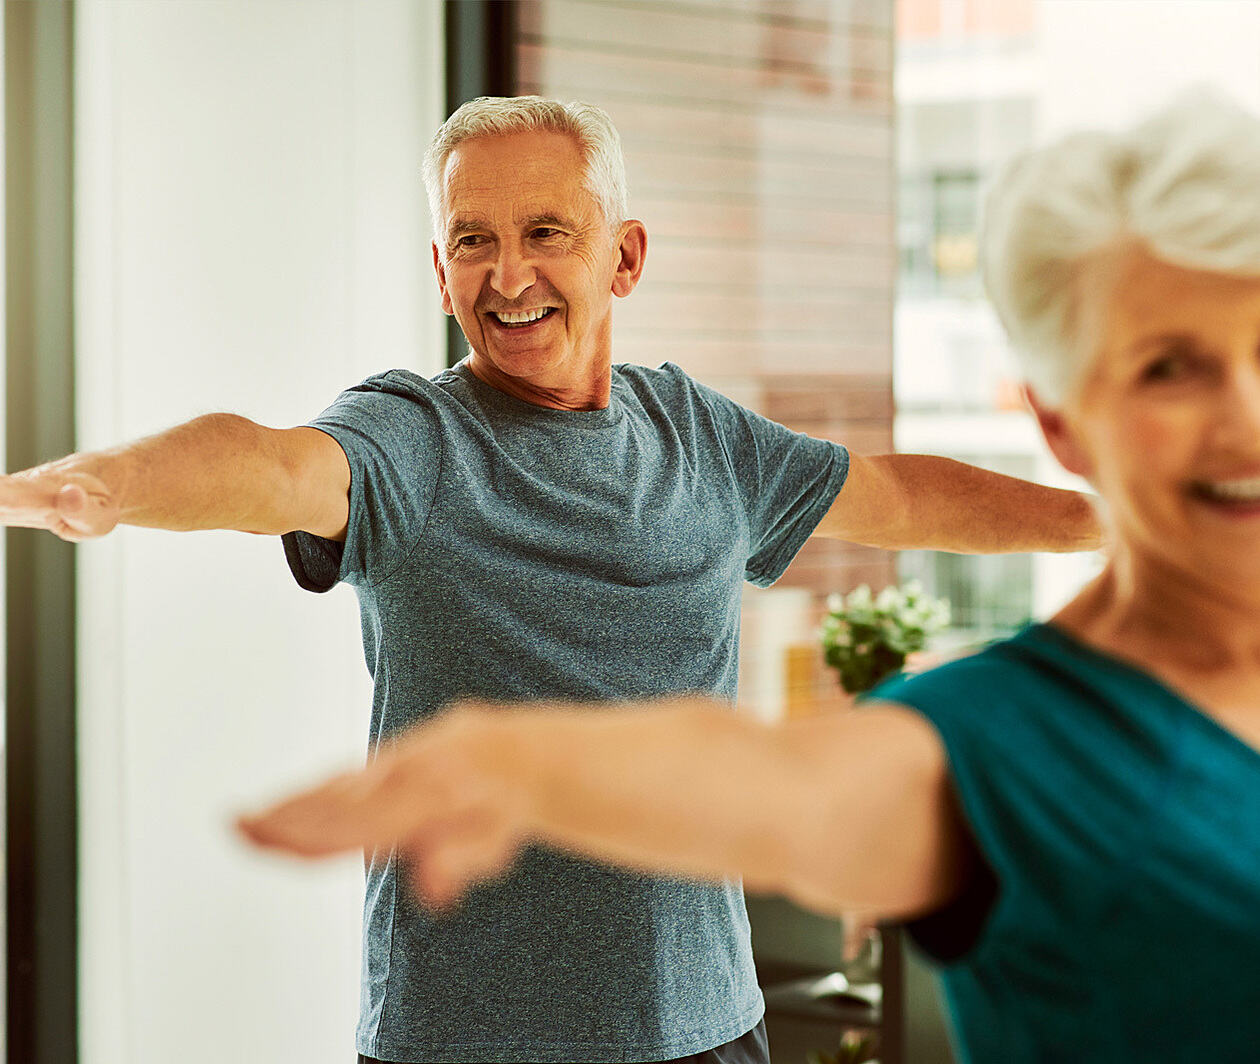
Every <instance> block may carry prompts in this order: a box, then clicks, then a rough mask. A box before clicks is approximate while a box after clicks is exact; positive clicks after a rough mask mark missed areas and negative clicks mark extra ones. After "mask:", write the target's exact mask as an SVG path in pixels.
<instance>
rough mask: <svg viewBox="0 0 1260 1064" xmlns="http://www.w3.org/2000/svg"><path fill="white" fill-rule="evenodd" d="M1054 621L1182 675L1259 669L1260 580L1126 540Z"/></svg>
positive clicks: (1259, 670) (1130, 655)
mask: <svg viewBox="0 0 1260 1064" xmlns="http://www.w3.org/2000/svg"><path fill="white" fill-rule="evenodd" d="M1055 621H1056V623H1059V624H1061V625H1063V626H1064V627H1065V628H1067V629H1069V630H1071V631H1074V632H1076V633H1077V634H1079V635H1081V636H1082V637H1084V638H1085V639H1086V641H1088V642H1091V643H1095V644H1098V645H1100V646H1103V647H1107V648H1109V649H1112V650H1115V651H1117V652H1118V653H1120V654H1122V655H1124V656H1126V657H1133V658H1137V659H1139V660H1142V661H1145V662H1149V663H1150V664H1152V665H1153V666H1155V667H1156V668H1157V669H1159V667H1160V666H1161V665H1162V666H1163V667H1164V668H1165V669H1167V670H1169V671H1172V672H1175V673H1177V674H1185V673H1188V674H1195V673H1201V672H1208V671H1211V672H1216V673H1219V672H1220V671H1222V670H1224V671H1231V672H1237V671H1242V672H1252V671H1255V672H1260V587H1254V586H1249V585H1248V584H1247V583H1245V582H1240V581H1237V580H1235V581H1230V580H1227V579H1225V578H1223V577H1218V578H1215V579H1213V578H1211V577H1208V576H1205V575H1203V574H1202V573H1201V572H1199V571H1194V570H1190V569H1187V568H1183V567H1178V566H1177V565H1175V564H1174V563H1171V562H1169V561H1167V560H1166V559H1162V558H1159V557H1155V556H1152V555H1150V554H1145V553H1141V552H1137V551H1134V550H1132V549H1130V548H1128V547H1126V546H1125V545H1123V544H1121V545H1118V546H1117V547H1116V550H1115V552H1114V554H1113V557H1112V560H1111V562H1110V563H1109V564H1108V565H1107V568H1106V569H1105V570H1104V571H1103V573H1102V575H1101V576H1099V577H1098V578H1097V579H1096V580H1095V581H1094V582H1093V583H1091V584H1090V585H1089V586H1087V587H1086V588H1085V590H1084V591H1082V592H1081V594H1080V595H1078V596H1077V597H1076V598H1075V599H1074V600H1073V601H1072V602H1071V603H1069V604H1068V605H1067V606H1066V607H1065V608H1064V609H1063V610H1062V611H1061V612H1060V613H1059V615H1058V616H1057V617H1056V618H1055Z"/></svg>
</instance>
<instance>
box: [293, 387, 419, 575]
mask: <svg viewBox="0 0 1260 1064" xmlns="http://www.w3.org/2000/svg"><path fill="white" fill-rule="evenodd" d="M421 383H422V382H421V381H420V378H416V377H414V376H413V375H411V374H406V373H403V372H401V371H395V372H394V373H387V374H383V375H381V376H379V377H371V378H369V379H368V380H366V381H364V382H363V383H362V384H360V385H358V386H357V387H355V388H351V389H349V390H348V391H345V392H342V393H341V395H340V396H338V397H337V399H336V401H335V402H334V403H333V404H332V405H331V406H330V407H328V409H327V410H325V411H324V412H323V413H321V414H320V415H319V416H318V417H316V418H315V419H314V420H313V421H311V422H310V423H309V424H310V427H312V428H316V429H319V430H320V431H321V432H325V433H327V434H328V435H329V436H331V437H332V438H333V439H334V440H336V441H337V443H338V444H339V445H340V447H341V449H342V450H343V451H344V452H345V455H346V459H347V461H348V462H349V463H350V516H349V523H348V527H347V529H346V539H345V542H344V543H334V542H332V541H331V540H327V539H323V538H321V537H319V536H315V535H312V534H311V533H309V532H290V533H289V534H287V535H286V536H284V537H283V538H284V550H285V557H286V559H287V560H288V563H289V568H290V569H291V570H292V572H293V576H294V579H295V580H296V581H297V582H298V584H299V585H300V586H301V587H303V588H305V589H306V590H308V591H317V592H318V591H327V590H329V589H330V588H332V587H333V586H334V585H335V584H337V583H338V582H340V581H345V582H346V583H349V584H379V583H380V582H381V581H383V580H384V579H385V578H386V577H387V576H388V575H389V573H390V572H391V571H392V570H393V568H394V567H395V566H396V565H397V564H398V563H399V562H400V561H401V560H402V559H403V558H404V557H405V556H406V554H407V553H408V552H409V551H410V549H411V548H412V547H413V546H414V545H415V544H416V542H417V541H418V540H419V538H420V536H421V535H422V533H423V530H424V526H425V523H426V521H427V518H428V514H429V511H430V509H431V507H432V505H433V498H434V494H435V492H436V487H437V481H438V475H439V471H440V465H441V459H442V435H441V431H440V426H439V422H438V418H437V414H436V411H435V410H434V408H433V405H432V403H431V401H430V400H429V399H428V397H427V396H425V394H424V391H423V389H422V387H420V386H419V385H420V384H421Z"/></svg>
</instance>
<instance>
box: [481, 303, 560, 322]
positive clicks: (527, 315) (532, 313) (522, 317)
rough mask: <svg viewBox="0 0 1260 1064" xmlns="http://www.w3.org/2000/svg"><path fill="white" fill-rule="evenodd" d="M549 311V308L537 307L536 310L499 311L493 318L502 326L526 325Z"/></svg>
mask: <svg viewBox="0 0 1260 1064" xmlns="http://www.w3.org/2000/svg"><path fill="white" fill-rule="evenodd" d="M550 310H551V307H539V308H538V309H537V310H517V311H499V312H496V313H495V315H494V316H495V317H496V318H498V319H499V321H501V322H503V324H504V325H526V324H528V323H529V322H531V321H537V320H538V319H539V318H541V317H543V316H544V315H545V314H547V312H548V311H550Z"/></svg>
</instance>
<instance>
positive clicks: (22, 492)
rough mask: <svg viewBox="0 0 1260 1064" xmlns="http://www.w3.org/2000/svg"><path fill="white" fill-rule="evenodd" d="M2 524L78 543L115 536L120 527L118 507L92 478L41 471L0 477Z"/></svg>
mask: <svg viewBox="0 0 1260 1064" xmlns="http://www.w3.org/2000/svg"><path fill="white" fill-rule="evenodd" d="M0 524H2V525H9V526H12V527H17V528H46V529H47V530H48V531H49V532H51V533H53V535H55V536H58V537H60V538H61V539H64V540H66V541H68V542H70V543H78V542H80V541H81V540H85V539H94V538H95V537H97V536H103V535H105V534H106V533H107V532H111V531H112V530H113V529H114V527H115V526H116V525H117V524H118V504H117V502H116V501H115V500H114V498H113V497H112V495H111V494H110V491H109V488H107V487H106V486H105V483H104V482H103V481H101V480H100V479H98V478H97V477H94V476H92V475H91V474H88V473H70V472H65V473H62V472H58V471H56V469H55V468H49V467H41V468H38V469H31V470H27V471H26V472H24V473H14V474H12V475H10V476H0Z"/></svg>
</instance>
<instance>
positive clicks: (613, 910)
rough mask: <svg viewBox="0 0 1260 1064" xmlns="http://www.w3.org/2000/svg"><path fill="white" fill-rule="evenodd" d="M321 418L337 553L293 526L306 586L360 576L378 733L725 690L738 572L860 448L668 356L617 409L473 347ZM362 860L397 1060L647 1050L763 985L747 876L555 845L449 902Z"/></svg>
mask: <svg viewBox="0 0 1260 1064" xmlns="http://www.w3.org/2000/svg"><path fill="white" fill-rule="evenodd" d="M312 424H313V425H314V426H315V427H317V428H320V429H322V430H323V431H325V432H327V433H328V434H329V435H331V436H332V437H333V438H334V439H336V440H337V442H338V443H340V444H341V446H342V448H343V449H344V450H345V452H346V455H347V457H348V458H349V461H350V468H351V488H350V523H349V531H348V533H347V536H346V542H345V544H344V547H343V546H342V545H340V544H335V543H331V542H329V541H327V540H323V539H319V538H318V537H315V536H311V535H309V534H306V533H294V534H292V535H289V536H286V537H285V550H286V554H287V555H288V558H289V563H290V566H291V567H292V569H293V573H294V575H295V577H296V579H297V580H298V582H299V583H300V584H301V585H302V586H303V587H305V588H307V589H309V590H313V591H323V590H327V589H328V588H330V587H332V586H333V585H334V584H335V583H336V582H337V581H339V580H343V581H346V582H347V583H350V584H352V585H353V586H354V587H355V589H356V591H357V593H358V596H359V604H360V609H361V614H362V623H363V644H364V650H365V654H366V658H367V666H368V669H369V671H370V672H371V673H372V676H373V678H374V683H375V694H374V699H373V706H372V720H371V736H370V748H371V749H372V750H374V749H375V748H376V746H377V744H378V743H379V742H380V741H381V740H382V739H383V738H386V737H388V736H390V735H392V734H393V733H395V732H397V731H399V730H400V729H402V728H405V727H407V726H408V725H410V724H413V723H415V722H416V721H419V720H422V719H424V718H425V717H428V716H430V715H431V714H433V713H435V712H437V711H439V710H440V709H442V708H443V707H444V706H446V705H448V704H449V703H450V702H451V701H452V700H454V699H457V698H461V697H474V698H481V699H491V700H499V701H530V700H538V699H567V700H578V701H584V702H585V701H589V702H597V701H601V700H612V699H624V698H629V697H651V696H658V695H667V694H676V693H679V692H686V691H703V692H708V693H710V694H712V695H715V696H717V697H718V698H721V699H723V700H726V701H734V699H735V693H736V680H737V671H738V653H739V647H738V640H739V614H740V585H741V583H742V581H743V580H744V579H749V580H751V581H753V582H754V583H757V584H761V585H765V584H769V583H771V582H773V581H774V580H775V579H776V578H777V577H778V576H779V575H780V574H781V573H782V572H783V570H784V569H785V568H786V567H787V565H788V563H789V562H790V561H791V559H792V557H793V555H794V554H795V553H796V552H797V550H798V549H799V548H800V547H801V545H802V544H803V543H804V541H805V539H806V538H807V537H808V536H809V534H810V532H811V531H812V530H813V528H814V527H815V525H816V524H817V523H818V521H819V520H820V519H821V517H822V516H823V514H824V513H825V512H826V510H827V508H828V506H829V505H830V504H831V502H832V500H833V499H834V498H835V496H836V494H837V493H838V492H839V490H840V488H841V486H842V485H843V483H844V478H845V475H846V473H847V470H848V452H847V451H846V450H845V449H844V448H843V447H841V446H840V445H838V444H833V443H829V442H826V441H823V440H815V439H811V438H809V437H807V436H802V435H799V434H797V433H793V432H791V431H789V430H788V429H785V428H784V427H783V426H781V425H777V424H775V423H774V422H771V421H768V420H766V419H765V418H762V417H759V416H758V415H756V414H753V413H751V412H749V411H747V410H744V409H743V408H741V407H739V406H737V405H736V404H735V403H733V402H731V401H730V400H728V399H726V398H724V397H723V396H721V395H719V394H718V393H716V392H714V391H712V390H710V389H707V388H705V387H703V386H701V385H699V384H698V383H696V382H695V381H692V380H691V379H690V378H689V377H688V376H687V375H686V374H685V373H684V372H683V371H682V370H680V369H679V368H677V367H676V366H671V365H668V364H667V365H665V366H663V367H661V368H659V369H646V368H643V367H638V366H628V365H623V366H615V367H613V382H612V396H611V401H610V404H609V406H608V407H607V408H606V409H603V410H595V411H583V412H570V411H559V410H550V409H545V408H542V407H537V406H534V405H532V404H530V403H525V402H521V401H519V400H516V399H513V398H511V397H510V396H508V395H505V394H504V393H502V392H499V391H497V390H496V389H494V388H491V387H489V386H487V385H485V384H483V383H482V382H481V381H479V380H477V378H476V377H474V376H473V374H472V373H471V372H470V371H469V369H468V368H467V365H466V363H461V364H460V365H459V366H457V367H455V368H454V369H453V370H448V371H446V372H443V373H441V374H439V375H438V376H436V377H434V378H433V379H432V380H425V379H423V378H421V377H418V376H416V375H414V374H412V373H407V372H405V371H401V370H395V371H393V372H391V373H386V374H383V375H381V376H378V377H373V378H370V379H369V380H367V381H365V382H364V383H363V384H361V385H359V386H358V387H357V388H352V389H350V390H349V391H347V392H345V393H343V394H342V395H341V397H340V398H338V399H337V401H336V402H335V403H334V404H333V405H332V406H331V407H329V408H328V410H326V411H325V412H324V413H323V414H321V415H320V416H319V417H318V418H317V419H316V420H315V421H314V422H312ZM397 872H398V869H397V863H396V860H395V859H394V858H393V857H387V856H386V855H379V856H377V857H376V858H375V859H374V860H373V861H372V862H371V864H370V867H369V869H368V877H367V898H366V905H365V930H364V951H363V955H364V967H363V994H362V1012H361V1019H360V1024H359V1030H358V1052H360V1053H363V1054H365V1055H366V1056H369V1057H376V1058H379V1059H384V1060H392V1061H420V1062H438V1061H452V1060H456V1061H464V1062H469V1064H484V1062H509V1061H510V1062H519V1061H535V1062H543V1064H546V1062H562V1061H609V1062H614V1061H656V1060H668V1059H671V1058H675V1057H683V1056H687V1055H690V1054H693V1053H698V1052H703V1051H705V1050H708V1049H712V1048H713V1047H715V1046H719V1045H721V1044H723V1043H725V1042H728V1041H731V1040H732V1039H735V1038H738V1037H739V1036H741V1035H742V1034H744V1033H745V1032H748V1031H749V1030H751V1029H752V1028H753V1027H754V1026H755V1025H756V1024H757V1022H758V1020H759V1019H760V1018H761V1016H762V1013H763V1011H764V1006H763V1003H762V999H761V993H760V991H759V990H758V987H757V982H756V978H755V974H754V971H753V964H752V955H751V948H750V945H749V930H748V918H747V914H746V913H745V910H744V901H743V895H742V892H741V890H740V887H739V885H738V884H737V883H730V884H725V885H721V886H713V885H701V884H695V883H688V882H682V881H676V880H670V879H659V878H651V877H645V876H639V875H631V874H628V873H624V872H621V871H614V870H612V869H610V868H606V867H603V866H601V865H599V864H596V863H593V862H588V861H585V860H580V859H578V858H575V857H571V856H567V855H564V854H561V853H558V852H555V851H552V850H549V849H546V848H544V847H533V848H531V849H529V850H528V851H527V852H526V853H525V855H524V856H523V858H522V860H521V861H520V862H519V863H518V864H517V865H516V867H515V868H514V869H513V871H512V872H511V873H509V875H508V876H507V877H506V878H505V879H503V880H501V881H499V882H496V883H493V884H490V885H486V886H483V887H480V888H478V889H476V890H475V891H474V892H473V893H472V894H471V895H470V896H469V897H468V898H467V900H466V901H465V902H464V903H463V905H462V907H461V908H460V909H459V910H458V911H456V912H454V913H453V914H451V915H447V916H444V917H441V918H436V919H435V918H433V917H432V916H431V915H430V914H428V913H427V912H425V911H424V910H422V909H421V908H420V907H419V906H418V905H417V904H416V903H415V902H414V901H413V899H412V898H411V896H410V895H409V892H408V890H407V888H406V884H405V881H403V879H402V878H401V877H399V876H398V874H397Z"/></svg>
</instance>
